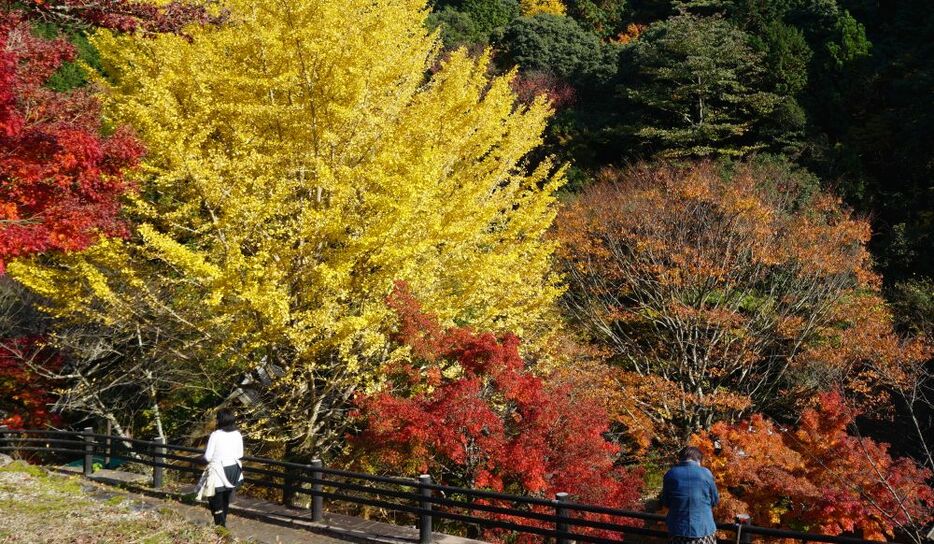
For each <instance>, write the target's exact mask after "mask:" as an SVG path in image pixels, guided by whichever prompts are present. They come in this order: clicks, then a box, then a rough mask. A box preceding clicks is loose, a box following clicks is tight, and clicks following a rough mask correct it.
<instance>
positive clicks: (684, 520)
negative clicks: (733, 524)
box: [662, 461, 720, 538]
mask: <svg viewBox="0 0 934 544" xmlns="http://www.w3.org/2000/svg"><path fill="white" fill-rule="evenodd" d="M718 502H720V494H719V493H717V484H716V483H714V481H713V474H711V473H710V471H709V470H707V469H706V468H704V467H702V466H700V465H699V464H698V463H696V462H694V461H684V462H681V463H678V464H677V465H675V466H674V467H672V468H671V470H669V471H668V472H667V473H666V474H665V481H664V484H663V486H662V504H663V505H664V506H667V507H668V517H667V518H666V519H665V522H666V523H667V525H668V533H669V534H670V535H672V536H683V537H688V538H700V537H703V536H707V535H709V534H713V533H714V532H715V531H716V530H717V526H716V524H715V523H714V521H713V510H712V508H713V507H714V506H716V505H717V503H718Z"/></svg>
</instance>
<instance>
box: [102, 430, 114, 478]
mask: <svg viewBox="0 0 934 544" xmlns="http://www.w3.org/2000/svg"><path fill="white" fill-rule="evenodd" d="M111 425H112V424H111V423H110V420H109V419H108V420H107V429H106V431H105V432H104V434H106V435H107V438H105V439H104V468H110V461H111V457H112V456H113V448H114V446H113V444H114V442H113V438H111V436H112V433H113V428H112V426H111Z"/></svg>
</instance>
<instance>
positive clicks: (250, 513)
mask: <svg viewBox="0 0 934 544" xmlns="http://www.w3.org/2000/svg"><path fill="white" fill-rule="evenodd" d="M46 468H48V469H49V470H53V471H56V472H60V473H65V474H72V475H75V474H77V475H80V474H81V471H80V469H75V468H73V467H46ZM89 479H90V480H91V481H93V482H96V483H99V484H103V485H108V486H117V487H119V488H122V489H124V490H126V491H131V492H135V493H139V494H141V495H144V496H148V497H151V498H155V499H160V500H165V501H172V502H176V503H180V504H183V505H187V506H202V505H201V504H200V503H194V504H192V502H191V501H190V500H186V499H185V494H183V493H178V492H172V491H165V490H157V489H152V488H151V487H148V486H146V485H145V483H144V482H148V480H149V478H147V477H145V476H141V475H138V474H133V473H129V472H122V471H116V470H106V469H104V470H99V471H97V472H95V473H94V474H92V475H91V476H90V477H89ZM230 511H231V513H232V514H235V515H237V516H240V517H244V518H248V519H253V520H256V521H260V522H264V523H269V524H272V525H277V526H280V527H284V528H293V529H300V530H304V531H308V532H311V533H316V534H320V535H323V536H330V537H334V538H338V539H341V540H347V541H351V542H357V543H359V544H412V543H417V542H418V529H416V528H414V527H403V526H400V525H393V524H390V523H384V522H380V521H371V520H365V519H361V518H355V517H352V516H345V515H342V514H335V513H330V512H326V513H325V515H324V521H323V522H314V521H311V519H310V516H311V513H310V512H309V511H308V510H305V509H301V508H296V507H287V506H284V505H281V504H275V503H271V502H266V501H261V500H257V499H252V498H249V497H243V496H237V497H236V498H235V500H234V503H233V504H231V505H230ZM432 542H433V543H434V544H487V543H486V542H484V541H481V540H474V539H469V538H463V537H459V536H453V535H447V534H444V533H432Z"/></svg>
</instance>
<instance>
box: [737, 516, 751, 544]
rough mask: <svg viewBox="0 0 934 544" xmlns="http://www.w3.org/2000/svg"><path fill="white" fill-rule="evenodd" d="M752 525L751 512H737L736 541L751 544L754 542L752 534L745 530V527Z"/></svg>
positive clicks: (739, 543) (741, 543)
mask: <svg viewBox="0 0 934 544" xmlns="http://www.w3.org/2000/svg"><path fill="white" fill-rule="evenodd" d="M749 525H752V520H751V519H750V518H749V514H736V543H737V544H751V543H752V534H751V533H748V532H745V531H743V527H746V526H749Z"/></svg>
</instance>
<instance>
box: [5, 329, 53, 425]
mask: <svg viewBox="0 0 934 544" xmlns="http://www.w3.org/2000/svg"><path fill="white" fill-rule="evenodd" d="M40 359H41V360H42V365H43V366H45V367H46V368H53V369H54V368H57V367H58V366H59V365H60V364H61V361H60V359H59V358H58V357H57V356H55V355H49V354H47V353H46V350H44V349H43V348H42V346H41V345H40V343H39V342H38V341H37V340H36V339H34V338H16V339H12V340H8V341H5V342H4V343H3V344H0V425H6V426H8V427H10V428H11V429H26V428H30V429H41V428H43V427H45V426H47V425H54V424H57V423H58V419H59V417H58V415H57V414H52V413H50V412H49V405H50V404H52V402H54V399H53V397H52V395H51V394H50V393H49V392H48V389H49V385H50V384H49V383H48V382H47V381H46V380H44V379H43V378H42V377H40V376H38V375H36V374H35V373H34V372H32V371H31V370H30V369H29V367H28V366H27V365H26V364H25V361H29V360H32V361H37V360H40Z"/></svg>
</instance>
